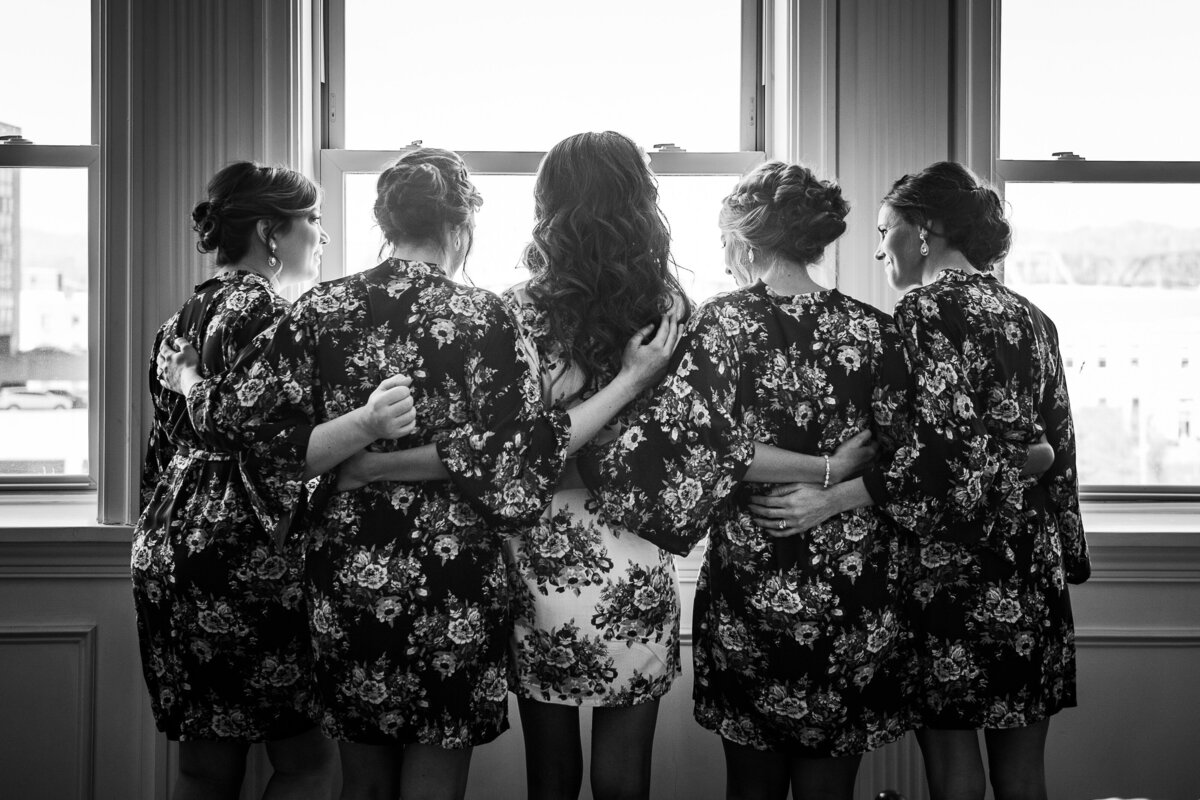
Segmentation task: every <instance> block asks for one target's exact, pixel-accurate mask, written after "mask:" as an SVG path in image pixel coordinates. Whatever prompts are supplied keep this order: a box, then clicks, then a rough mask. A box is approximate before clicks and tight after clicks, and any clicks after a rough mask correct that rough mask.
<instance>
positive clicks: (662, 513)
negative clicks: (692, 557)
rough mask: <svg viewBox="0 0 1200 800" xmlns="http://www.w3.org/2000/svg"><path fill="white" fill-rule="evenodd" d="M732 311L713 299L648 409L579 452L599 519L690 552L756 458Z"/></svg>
mask: <svg viewBox="0 0 1200 800" xmlns="http://www.w3.org/2000/svg"><path fill="white" fill-rule="evenodd" d="M738 313H739V311H738V309H737V308H736V307H729V306H719V305H715V304H710V305H706V306H704V307H702V308H701V309H700V310H699V311H698V312H697V313H696V315H695V316H694V317H693V318H692V320H691V321H690V322H689V324H688V330H687V331H686V333H685V335H684V337H683V340H682V341H681V342H680V344H679V347H678V348H677V349H676V351H675V355H674V356H673V358H672V362H671V366H670V368H669V369H668V372H667V377H666V378H665V380H664V381H663V382H662V384H661V385H660V386H659V387H658V389H657V390H656V391H655V393H654V395H653V397H652V399H651V402H650V404H649V407H648V408H647V409H646V411H644V412H643V413H642V414H641V415H640V416H639V417H638V418H637V419H636V420H635V421H634V422H633V423H632V424H631V425H630V426H629V427H627V428H626V429H625V430H624V431H623V432H622V433H621V435H620V436H619V437H617V438H616V439H614V440H613V441H611V442H609V443H608V444H606V445H603V446H601V447H598V448H587V449H586V450H585V451H584V452H583V453H581V454H580V455H579V457H578V459H577V460H578V465H579V471H580V475H581V476H582V478H583V481H584V483H585V485H587V487H588V489H589V490H590V491H591V495H592V505H593V506H594V507H595V509H596V511H597V513H598V514H599V516H600V518H601V520H602V521H604V522H606V523H607V524H609V525H613V526H617V527H621V528H624V529H626V530H629V531H632V532H634V533H636V534H638V535H641V536H643V537H644V538H646V539H649V540H650V541H652V542H654V543H655V544H657V545H658V546H659V547H662V548H663V549H664V550H668V551H670V552H673V553H676V554H678V555H686V554H687V553H688V552H689V551H690V550H691V548H692V547H693V546H695V544H696V543H697V542H699V541H700V539H702V538H703V537H704V536H705V535H706V534H707V532H708V529H707V522H708V520H709V519H710V517H711V515H712V514H713V511H714V509H715V508H716V507H717V505H718V504H719V503H721V502H722V501H724V500H725V499H726V498H727V497H728V496H729V495H730V493H731V492H732V491H733V490H734V488H736V487H737V485H738V482H739V481H740V480H741V479H742V477H743V476H744V475H745V474H746V470H747V469H749V467H750V462H751V461H752V460H753V459H754V442H753V440H752V439H751V438H750V433H749V429H748V427H747V426H746V425H745V424H744V423H743V419H742V413H741V411H742V405H743V398H744V397H745V396H746V395H745V394H744V390H743V387H742V385H741V384H742V380H743V363H742V353H741V348H739V347H738V340H737V334H736V331H737V330H738V327H739V326H738V322H737V315H738Z"/></svg>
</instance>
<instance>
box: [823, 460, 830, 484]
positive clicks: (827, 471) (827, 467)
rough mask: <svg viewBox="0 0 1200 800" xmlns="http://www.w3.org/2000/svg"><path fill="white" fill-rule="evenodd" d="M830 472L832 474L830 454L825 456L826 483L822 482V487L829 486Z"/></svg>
mask: <svg viewBox="0 0 1200 800" xmlns="http://www.w3.org/2000/svg"><path fill="white" fill-rule="evenodd" d="M829 474H830V469H829V456H825V483H823V484H821V488H822V489H828V488H829Z"/></svg>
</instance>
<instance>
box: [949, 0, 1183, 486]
mask: <svg viewBox="0 0 1200 800" xmlns="http://www.w3.org/2000/svg"><path fill="white" fill-rule="evenodd" d="M972 2H973V0H956V3H957V5H956V9H957V10H958V11H959V18H960V19H961V20H962V21H963V23H962V25H963V27H960V36H963V41H964V45H965V46H964V48H963V50H962V51H961V52H962V61H961V62H960V63H961V64H962V65H963V67H964V68H965V70H966V72H967V74H969V75H971V76H975V79H974V80H972V81H964V82H963V84H962V85H961V88H960V94H959V104H960V109H962V110H963V111H964V112H965V113H964V114H963V115H961V116H960V117H959V118H958V124H959V125H960V126H961V127H962V128H963V131H964V134H965V135H964V137H963V141H964V144H965V146H964V147H962V148H961V149H960V151H959V152H958V153H957V157H958V158H959V159H960V160H962V161H964V162H965V163H967V164H968V166H970V167H971V168H972V169H974V170H975V171H976V172H977V173H979V174H981V175H984V176H987V177H989V178H990V179H991V181H992V182H993V183H994V184H995V185H996V187H997V188H998V190H999V191H1000V193H1001V195H1003V194H1004V186H1005V183H1006V182H1007V181H1012V182H1014V183H1083V184H1086V183H1200V161H1088V160H1078V161H1077V160H1049V159H1037V160H1033V159H1000V158H998V155H999V152H1000V103H999V86H1000V17H1001V13H1002V2H1003V0H987V2H986V3H985V4H984V5H983V6H980V7H978V8H976V7H974V6H973V5H971V4H972ZM983 93H985V94H986V96H985V97H983V98H979V97H978V95H979V94H983ZM1080 497H1081V499H1083V500H1085V501H1102V502H1114V501H1121V502H1126V503H1139V504H1140V503H1165V502H1171V501H1184V502H1188V503H1189V504H1191V503H1194V502H1197V501H1200V486H1188V485H1163V484H1159V485H1149V484H1119V485H1104V484H1081V486H1080Z"/></svg>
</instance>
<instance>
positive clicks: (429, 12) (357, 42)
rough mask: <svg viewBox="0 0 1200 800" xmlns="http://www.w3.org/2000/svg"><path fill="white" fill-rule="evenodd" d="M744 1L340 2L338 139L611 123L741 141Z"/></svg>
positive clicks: (512, 140)
mask: <svg viewBox="0 0 1200 800" xmlns="http://www.w3.org/2000/svg"><path fill="white" fill-rule="evenodd" d="M741 5H742V4H741V2H740V0H705V2H703V3H701V4H697V3H696V2H695V0H610V2H605V3H564V2H562V0H522V2H520V3H497V2H495V1H494V0H462V2H456V3H427V2H412V0H405V1H404V2H397V1H396V0H347V1H346V90H345V91H346V98H345V112H346V113H345V123H346V144H345V146H346V147H348V148H352V149H372V148H375V149H394V148H396V147H400V146H403V145H406V144H408V143H409V142H410V141H412V140H414V139H421V140H423V141H424V142H425V143H426V144H428V145H437V146H439V147H447V148H450V149H453V150H546V149H548V148H549V147H550V146H551V145H553V144H554V143H555V142H557V141H559V140H560V139H562V138H564V137H566V136H569V135H570V134H573V133H578V132H580V131H586V130H617V131H620V132H622V133H624V134H626V135H627V136H630V137H631V138H633V139H634V140H635V141H637V142H638V143H639V144H640V145H642V146H643V147H646V148H650V147H651V146H652V145H654V144H657V143H662V142H673V143H675V144H676V145H678V146H679V147H682V148H685V149H687V150H690V151H733V150H738V149H740V141H739V129H738V117H739V112H738V106H739V95H740V86H739V80H740V73H741V66H740V58H741ZM666 33H669V34H670V35H669V36H667V35H665V34H666Z"/></svg>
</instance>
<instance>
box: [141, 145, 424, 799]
mask: <svg viewBox="0 0 1200 800" xmlns="http://www.w3.org/2000/svg"><path fill="white" fill-rule="evenodd" d="M320 202H321V192H320V189H318V188H317V186H316V185H315V184H313V182H312V181H310V180H309V179H308V178H306V177H305V176H304V175H302V174H300V173H298V172H294V171H292V170H289V169H283V168H276V167H264V166H259V165H257V164H253V163H250V162H246V161H242V162H237V163H234V164H230V165H229V166H227V167H225V168H224V169H222V170H221V171H220V172H218V173H217V174H216V175H215V176H214V177H213V178H212V180H211V181H210V182H209V185H208V198H207V199H206V200H204V201H203V202H201V203H199V204H198V205H197V206H196V209H195V211H194V212H193V214H192V218H193V221H194V223H195V225H194V228H195V230H196V233H197V235H198V241H197V245H196V246H197V249H199V250H200V252H202V253H215V254H216V266H217V269H216V272H215V274H214V275H213V277H211V278H209V279H208V280H207V281H205V282H203V283H201V284H200V285H199V286H197V287H196V290H195V293H194V294H193V295H192V296H191V297H190V298H188V300H187V301H186V302H185V303H184V304H183V306H182V308H181V309H180V310H179V311H178V312H176V313H175V314H174V315H173V316H172V317H171V318H170V319H168V320H167V321H166V322H165V323H164V324H163V325H162V327H161V328H160V329H159V331H158V335H157V337H156V338H155V343H154V349H153V351H152V352H154V354H155V356H154V358H153V359H152V362H151V369H150V375H149V381H150V394H151V401H152V404H153V421H152V426H151V431H150V439H149V443H148V445H147V447H146V458H145V466H144V469H143V474H142V491H141V499H142V509H143V510H142V514H141V517H140V518H139V520H138V522H137V525H136V527H135V528H134V538H133V554H132V572H133V595H134V605H135V609H136V612H137V626H138V641H139V644H140V647H141V655H142V666H143V672H144V674H145V678H146V685H147V687H148V689H149V691H150V704H151V709H152V711H153V713H154V717H155V721H156V722H157V724H158V727H159V729H160V730H161V731H163V732H164V733H165V734H166V735H167V738H169V739H171V740H175V741H178V742H179V777H178V781H177V783H176V790H175V795H174V796H175V798H176V800H183V799H185V798H199V797H204V798H216V797H223V798H236V797H238V796H239V792H240V787H241V784H242V781H243V777H244V772H245V759H246V752H247V750H248V748H249V746H250V743H252V742H265V743H266V749H267V754H268V757H269V758H270V760H271V764H272V767H273V772H272V776H271V779H270V781H269V783H268V788H267V790H266V796H269V797H272V798H275V797H280V798H284V797H286V798H315V797H328V792H329V788H330V784H331V783H332V778H333V760H334V750H333V747H332V745H331V744H330V743H329V742H328V741H327V740H326V739H324V738H323V737H322V736H321V733H320V730H319V728H318V727H317V725H318V722H319V717H320V707H319V704H318V700H317V692H316V685H315V682H314V679H313V673H312V652H311V647H310V644H309V634H308V622H307V614H306V608H307V607H306V604H305V602H304V595H303V591H302V584H303V554H302V552H301V551H300V550H299V549H298V548H297V547H295V546H294V545H293V544H292V543H290V542H289V543H283V542H282V541H281V536H282V534H283V533H284V532H285V531H286V529H287V525H288V521H289V517H290V514H291V512H292V510H293V509H294V507H295V506H296V504H297V503H298V502H299V500H300V495H299V494H293V495H291V496H288V495H287V494H286V493H281V492H278V491H276V487H274V486H273V485H272V484H271V483H270V481H269V479H267V477H268V476H269V473H270V469H269V467H270V465H269V464H267V463H265V462H264V461H263V459H262V458H261V455H260V454H258V453H256V452H254V451H252V450H250V449H248V448H247V447H245V446H244V443H243V442H242V441H241V440H239V439H238V438H237V437H229V436H224V435H220V434H212V433H209V432H207V431H205V430H203V429H201V428H197V427H194V426H193V425H192V424H191V422H190V421H189V416H188V407H187V403H186V401H185V399H184V398H183V397H182V396H180V395H179V394H177V393H176V392H177V391H178V383H177V380H176V379H175V378H174V377H172V376H174V375H176V373H177V369H176V366H172V365H182V364H183V363H185V362H186V363H189V364H193V365H195V367H198V368H199V369H200V370H203V372H204V373H205V374H208V375H220V374H225V373H236V372H237V371H238V370H239V369H240V367H241V365H244V364H247V363H252V362H254V361H255V359H257V358H258V357H259V353H260V351H261V348H262V346H263V344H265V342H266V337H268V336H269V335H270V332H271V330H272V329H273V328H274V327H275V325H276V324H277V323H278V322H279V320H280V318H281V317H282V316H283V315H284V314H285V313H286V311H287V308H288V303H287V302H286V301H285V300H284V299H283V298H282V297H280V295H279V294H278V290H279V288H280V287H282V286H288V285H291V284H295V283H299V282H302V281H310V280H312V279H313V278H315V277H316V275H317V271H318V267H319V260H320V255H321V248H322V246H323V245H324V244H325V243H326V242H327V241H328V240H329V239H328V237H327V236H326V235H325V231H324V230H323V229H322V228H321V222H320V219H321V218H320ZM187 341H191V342H194V343H195V344H196V346H197V347H198V348H199V355H197V354H196V351H195V350H193V349H191V348H190V347H188V346H186V342H187ZM155 362H157V363H155ZM192 371H193V372H195V371H196V369H195V368H192ZM404 382H405V379H398V378H397V379H393V380H392V381H391V383H387V384H386V385H383V386H381V387H380V388H379V389H378V390H377V391H376V392H374V393H372V394H371V395H370V397H369V398H367V397H364V398H363V399H364V400H367V403H366V404H365V405H364V406H363V407H362V408H357V409H352V408H347V409H346V410H347V411H349V412H350V413H348V414H347V415H346V416H345V417H343V418H342V419H340V420H338V421H337V422H336V423H332V424H330V425H326V426H323V427H322V428H320V429H319V430H317V431H314V432H313V434H312V436H311V439H310V441H309V442H308V448H309V449H308V450H303V449H302V451H301V453H302V457H304V458H307V465H308V468H309V470H310V471H311V473H312V474H316V473H319V472H321V471H322V470H324V469H328V468H330V467H332V466H333V465H334V464H336V463H337V462H338V461H339V460H341V459H342V458H345V457H346V456H348V455H350V454H351V453H353V452H354V451H356V450H358V449H360V448H362V447H364V446H366V445H367V444H369V443H370V442H371V441H373V440H375V439H376V438H380V437H394V436H401V435H404V434H405V433H406V432H407V431H408V430H409V429H411V426H412V422H413V416H412V400H411V398H410V397H409V396H408V389H407V388H405V387H404V386H403V385H402V384H403V383H404ZM239 388H242V389H246V390H250V389H252V387H251V385H249V384H247V383H241V384H239Z"/></svg>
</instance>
